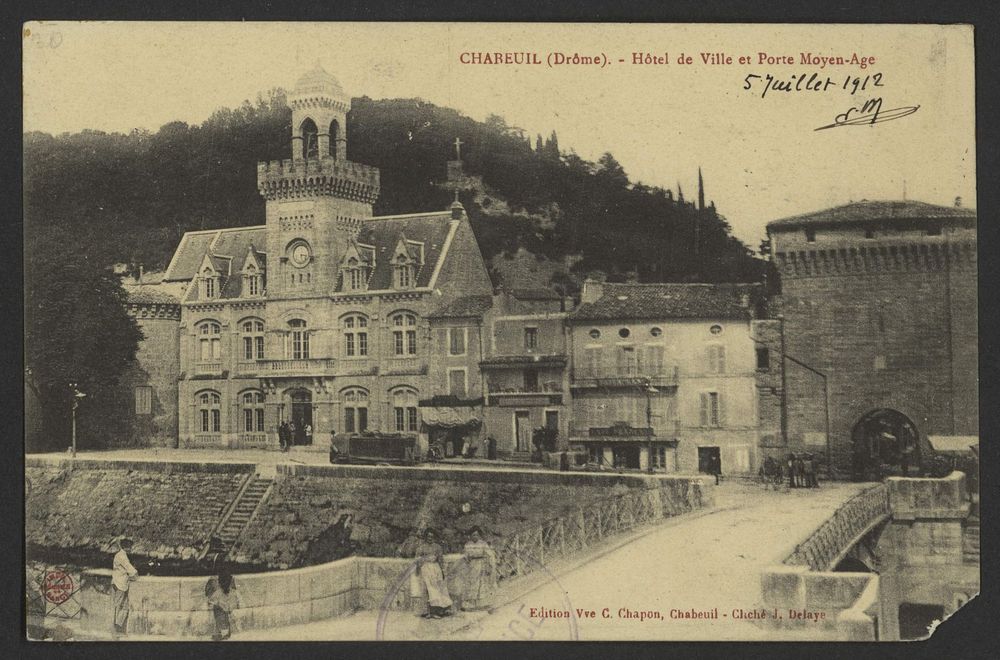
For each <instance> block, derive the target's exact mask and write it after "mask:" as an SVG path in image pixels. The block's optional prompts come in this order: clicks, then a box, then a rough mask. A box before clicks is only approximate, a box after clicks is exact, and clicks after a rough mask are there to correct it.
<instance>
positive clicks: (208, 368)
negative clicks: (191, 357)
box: [194, 360, 222, 376]
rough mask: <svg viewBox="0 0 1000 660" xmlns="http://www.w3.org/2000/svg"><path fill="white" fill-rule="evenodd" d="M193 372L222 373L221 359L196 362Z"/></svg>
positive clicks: (213, 374) (199, 373)
mask: <svg viewBox="0 0 1000 660" xmlns="http://www.w3.org/2000/svg"><path fill="white" fill-rule="evenodd" d="M194 373H195V374H196V375H198V376H218V375H221V374H222V360H215V361H213V362H196V363H195V365H194Z"/></svg>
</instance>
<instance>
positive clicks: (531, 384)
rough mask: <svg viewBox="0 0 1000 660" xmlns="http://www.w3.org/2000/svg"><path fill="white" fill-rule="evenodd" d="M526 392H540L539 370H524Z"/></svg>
mask: <svg viewBox="0 0 1000 660" xmlns="http://www.w3.org/2000/svg"><path fill="white" fill-rule="evenodd" d="M524 391H525V392H537V391H538V370H537V369H525V370H524Z"/></svg>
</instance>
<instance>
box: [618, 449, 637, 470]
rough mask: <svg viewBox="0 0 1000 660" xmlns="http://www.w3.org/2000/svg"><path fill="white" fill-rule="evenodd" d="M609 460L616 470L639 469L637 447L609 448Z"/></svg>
mask: <svg viewBox="0 0 1000 660" xmlns="http://www.w3.org/2000/svg"><path fill="white" fill-rule="evenodd" d="M611 458H612V461H613V464H614V466H615V467H616V468H625V469H627V470H638V469H639V445H633V444H628V445H619V446H617V447H612V448H611Z"/></svg>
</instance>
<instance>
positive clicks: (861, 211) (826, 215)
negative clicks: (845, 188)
mask: <svg viewBox="0 0 1000 660" xmlns="http://www.w3.org/2000/svg"><path fill="white" fill-rule="evenodd" d="M975 217H976V210H975V209H970V208H965V207H961V206H937V205H935V204H927V203H924V202H911V201H875V202H870V201H861V202H852V203H850V204H844V205H843V206H837V207H834V208H831V209H825V210H823V211H816V212H814V213H804V214H802V215H794V216H791V217H788V218H781V219H780V220H774V221H772V222H769V223H767V229H768V231H770V230H772V229H790V228H794V227H804V226H816V225H837V224H851V223H857V222H871V221H879V222H890V223H892V222H896V223H902V222H906V221H912V220H932V219H933V220H940V219H958V218H962V219H969V220H971V219H973V218H975Z"/></svg>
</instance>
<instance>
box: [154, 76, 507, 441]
mask: <svg viewBox="0 0 1000 660" xmlns="http://www.w3.org/2000/svg"><path fill="white" fill-rule="evenodd" d="M290 104H291V105H292V110H293V135H292V136H291V138H292V141H293V154H294V157H293V158H292V159H289V160H284V161H272V162H263V163H259V164H258V185H259V190H260V194H261V196H262V197H263V198H264V200H265V204H266V219H267V221H266V224H265V225H264V226H260V227H247V228H232V229H220V230H208V231H201V232H189V233H188V234H186V235H185V236H184V238H183V239H182V241H181V243H180V245H179V246H178V249H177V251H176V253H175V255H174V257H173V259H172V260H171V263H170V266H169V267H168V269H167V272H166V274H165V277H164V280H165V281H166V282H175V283H181V284H183V285H185V292H184V295H183V299H182V301H181V305H180V309H181V318H180V326H179V334H180V337H179V342H178V343H179V350H178V353H179V385H178V387H177V400H178V408H179V415H178V417H179V423H178V436H179V443H180V445H181V446H184V447H199V446H228V447H272V446H276V445H277V443H278V438H277V428H278V426H279V424H280V423H282V422H284V421H289V422H292V423H294V424H295V425H296V427H297V429H298V431H297V433H296V438H295V440H296V443H297V444H303V443H305V444H311V445H313V446H316V447H317V448H320V449H323V450H325V449H326V447H327V446H328V441H329V439H330V436H331V433H337V434H350V433H357V432H361V431H382V432H398V431H401V432H405V433H411V434H415V435H417V434H419V435H420V436H421V439H422V441H423V444H424V445H426V441H427V434H428V432H429V429H428V428H427V426H428V425H427V424H424V423H422V420H421V414H420V410H421V405H420V402H421V401H427V400H430V399H431V398H432V397H434V396H438V395H447V394H449V383H448V381H447V379H444V380H439V378H440V377H441V376H442V375H443V374H442V373H441V372H440V370H437V369H432V368H431V361H432V360H431V355H432V353H433V351H434V347H433V337H432V334H431V327H430V322H429V315H430V314H431V313H432V312H434V311H435V310H437V309H438V308H441V307H443V306H447V305H449V304H451V303H452V302H453V301H454V300H455V299H456V298H458V297H461V296H467V295H477V294H478V295H486V296H489V295H490V294H491V293H492V289H491V284H490V280H489V276H488V274H487V271H486V267H485V264H484V262H483V259H482V256H481V254H480V252H479V250H478V247H477V245H476V242H475V237H474V235H473V233H472V228H471V226H470V225H469V220H468V217H467V216H466V214H465V212H464V209H463V208H462V206H461V205H460V204H458V203H457V202H456V203H455V204H454V205H452V208H450V209H447V210H444V211H442V212H440V213H419V214H412V215H402V216H388V217H372V204H373V203H374V201H375V200H376V199H377V197H378V193H379V172H378V170H377V169H375V168H372V167H368V166H366V165H361V164H357V163H352V162H350V161H347V159H346V157H347V136H346V134H345V133H344V129H345V126H346V113H347V111H348V109H349V104H350V100H349V97H348V96H347V95H345V94H344V93H343V90H342V89H341V88H340V85H339V83H337V81H336V80H335V79H334V78H333V77H332V76H330V75H329V74H327V73H326V72H324V71H322V70H321V69H317V70H314V71H310V72H309V73H307V74H306V75H305V76H304V77H303V78H302V79H301V80H300V81H299V84H298V85H297V86H296V88H295V90H294V92H293V93H292V95H291V96H290ZM444 375H445V376H446V374H444ZM474 380H475V379H474V377H473V381H474ZM475 386H476V383H475V382H471V383H469V384H468V389H470V390H471V389H474V388H475Z"/></svg>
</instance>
